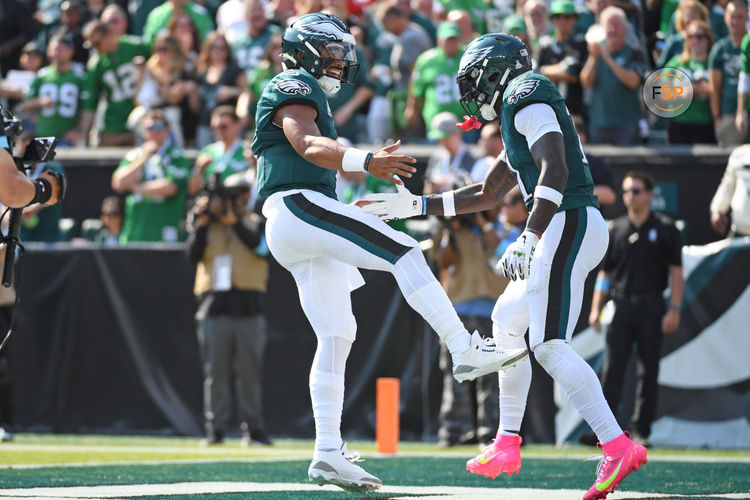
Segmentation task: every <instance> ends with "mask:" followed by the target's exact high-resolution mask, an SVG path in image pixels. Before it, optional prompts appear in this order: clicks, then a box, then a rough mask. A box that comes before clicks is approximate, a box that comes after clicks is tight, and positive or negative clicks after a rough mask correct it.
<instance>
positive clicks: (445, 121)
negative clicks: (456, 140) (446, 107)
mask: <svg viewBox="0 0 750 500" xmlns="http://www.w3.org/2000/svg"><path fill="white" fill-rule="evenodd" d="M456 123H458V118H457V117H456V115H454V114H453V113H451V112H450V111H443V112H442V113H438V114H436V115H435V116H434V117H433V118H432V122H431V123H430V131H429V132H427V138H428V139H432V140H440V139H445V138H446V137H450V136H452V135H453V134H455V133H456V131H457V130H458V128H457V127H456Z"/></svg>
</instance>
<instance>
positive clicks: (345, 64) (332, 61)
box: [281, 14, 359, 93]
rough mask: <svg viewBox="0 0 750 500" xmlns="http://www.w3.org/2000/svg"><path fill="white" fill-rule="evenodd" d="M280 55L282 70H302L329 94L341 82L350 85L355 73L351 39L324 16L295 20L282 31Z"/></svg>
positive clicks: (338, 23)
mask: <svg viewBox="0 0 750 500" xmlns="http://www.w3.org/2000/svg"><path fill="white" fill-rule="evenodd" d="M281 52H282V60H283V65H284V68H285V69H296V68H301V69H304V70H305V71H307V72H308V73H310V74H311V75H313V76H314V77H316V78H317V79H318V81H319V82H320V84H321V87H322V88H323V90H324V91H326V92H329V93H335V92H337V91H338V90H339V88H340V85H341V82H345V83H354V81H355V80H356V78H357V75H358V73H359V63H357V53H356V42H355V40H354V37H353V36H352V34H351V33H350V32H349V28H347V27H346V25H345V24H344V23H343V22H342V21H341V20H340V19H338V18H337V17H335V16H331V15H328V14H308V15H306V16H302V17H301V18H299V19H298V20H297V21H296V22H295V23H294V24H292V25H291V26H290V27H289V28H287V29H286V31H285V32H284V36H283V39H282V47H281Z"/></svg>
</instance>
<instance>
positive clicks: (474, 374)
mask: <svg viewBox="0 0 750 500" xmlns="http://www.w3.org/2000/svg"><path fill="white" fill-rule="evenodd" d="M528 357H529V351H528V349H524V351H523V352H522V353H521V354H518V355H516V356H513V357H512V358H510V359H506V360H504V361H502V362H501V363H498V364H496V365H489V366H485V367H484V368H481V369H480V368H475V369H474V370H472V371H470V372H467V373H461V374H459V375H453V378H455V379H456V382H458V383H459V384H461V383H463V382H466V381H471V380H474V379H476V378H479V377H482V376H484V375H487V374H488V373H495V372H499V371H502V370H507V369H508V368H513V367H514V366H516V365H517V364H518V362H519V361H521V360H523V359H525V358H528Z"/></svg>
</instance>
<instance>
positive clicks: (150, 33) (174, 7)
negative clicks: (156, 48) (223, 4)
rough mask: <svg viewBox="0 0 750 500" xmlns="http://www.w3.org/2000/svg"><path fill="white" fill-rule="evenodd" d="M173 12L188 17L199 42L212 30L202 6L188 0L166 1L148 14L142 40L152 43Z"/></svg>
mask: <svg viewBox="0 0 750 500" xmlns="http://www.w3.org/2000/svg"><path fill="white" fill-rule="evenodd" d="M175 11H183V12H186V13H187V14H188V15H189V16H190V18H191V19H192V20H193V23H194V24H195V27H196V29H197V30H198V32H199V33H200V36H201V41H203V40H204V39H205V38H206V35H208V32H209V31H211V30H213V29H214V21H213V19H212V18H211V15H210V14H209V13H208V11H207V10H206V8H205V7H203V6H202V5H198V4H196V3H194V2H190V1H188V0H167V1H166V2H164V3H163V4H161V5H160V6H158V7H156V8H155V9H154V10H152V11H151V12H150V13H149V15H148V18H146V26H145V27H144V28H143V40H144V41H146V42H148V43H153V42H154V39H155V38H156V35H158V34H159V32H161V31H163V30H165V29H166V28H167V25H168V24H169V20H170V19H172V15H173V14H174V13H175Z"/></svg>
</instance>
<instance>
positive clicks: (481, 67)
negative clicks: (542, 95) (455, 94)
mask: <svg viewBox="0 0 750 500" xmlns="http://www.w3.org/2000/svg"><path fill="white" fill-rule="evenodd" d="M530 70H531V59H530V58H529V55H528V50H527V49H526V46H525V45H524V44H523V42H522V41H521V40H520V39H519V38H517V37H515V36H513V35H508V34H506V33H490V34H487V35H482V36H480V37H479V38H477V39H476V40H474V41H473V42H471V43H470V44H469V46H468V47H466V51H465V52H464V55H463V56H462V57H461V62H460V64H459V70H458V77H457V78H456V82H457V83H458V90H459V94H460V96H461V97H460V98H459V102H460V103H461V106H462V107H463V109H464V111H465V112H466V113H467V115H468V116H470V117H471V116H476V115H477V114H481V116H482V118H483V119H484V120H486V121H491V120H494V119H495V118H497V109H496V107H497V102H498V99H500V103H502V96H503V92H504V91H505V87H506V86H507V85H508V83H509V82H510V81H511V80H512V79H514V78H515V77H517V76H519V75H521V74H523V73H526V72H527V71H530Z"/></svg>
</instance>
